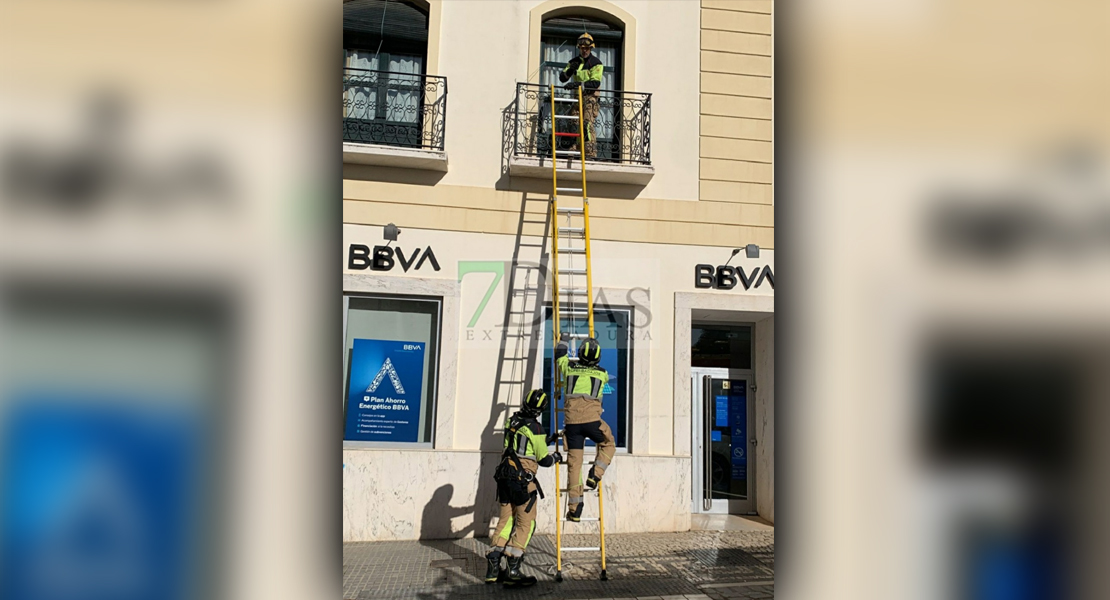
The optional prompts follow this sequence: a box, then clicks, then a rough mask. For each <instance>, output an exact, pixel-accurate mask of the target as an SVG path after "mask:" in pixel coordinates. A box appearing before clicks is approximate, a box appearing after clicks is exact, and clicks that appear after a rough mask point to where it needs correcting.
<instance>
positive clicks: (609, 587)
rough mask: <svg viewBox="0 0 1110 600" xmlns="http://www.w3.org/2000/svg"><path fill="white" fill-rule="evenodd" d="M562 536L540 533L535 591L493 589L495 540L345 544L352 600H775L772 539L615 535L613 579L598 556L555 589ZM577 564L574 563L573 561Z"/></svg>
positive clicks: (580, 559) (579, 559)
mask: <svg viewBox="0 0 1110 600" xmlns="http://www.w3.org/2000/svg"><path fill="white" fill-rule="evenodd" d="M563 539H564V542H563V543H564V544H565V545H567V546H582V545H596V544H597V537H596V536H591V535H588V534H579V535H565V536H563ZM554 541H555V540H554V536H547V535H537V536H536V537H534V538H533V539H532V542H531V544H530V545H529V548H528V553H527V555H526V563H525V572H526V573H528V574H531V575H535V576H536V577H537V578H539V580H540V581H539V583H537V584H536V585H535V586H533V587H531V588H528V589H523V590H511V589H505V588H502V586H500V585H496V584H494V585H486V584H484V583H483V582H482V577H483V576H484V575H485V570H486V560H485V558H484V555H485V553H486V551H487V548H488V546H487V544H486V540H478V539H474V538H465V539H459V540H423V541H408V542H358V543H347V544H344V545H343V598H344V600H370V599H376V598H388V599H402V598H411V599H417V600H447V599H460V600H465V599H469V598H544V599H551V600H555V599H566V600H571V599H581V600H587V599H600V598H605V599H616V598H638V599H641V600H645V599H651V600H656V599H659V598H663V599H671V600H694V599H698V600H709V599H713V600H725V599H729V600H733V599H745V600H747V599H764V598H773V597H774V584H773V581H774V561H775V538H774V532H773V531H690V532H685V533H645V534H611V535H608V536H606V549H607V558H608V561H607V565H606V566H607V572H608V574H609V581H599V579H598V576H599V575H600V564H599V562H598V557H597V554H596V553H589V554H587V553H574V554H569V555H568V554H564V555H563V557H564V560H563V581H562V582H561V583H556V582H555V581H554V573H555V553H554V551H555V546H554ZM568 559H569V560H568Z"/></svg>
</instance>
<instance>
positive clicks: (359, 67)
mask: <svg viewBox="0 0 1110 600" xmlns="http://www.w3.org/2000/svg"><path fill="white" fill-rule="evenodd" d="M343 55H344V56H343V58H344V67H345V70H344V90H343V106H344V111H343V117H344V134H343V135H344V140H346V141H355V142H368V143H378V144H389V145H397V146H409V147H422V146H423V145H425V144H424V142H426V141H427V140H426V139H425V138H426V137H427V136H426V134H427V132H426V131H424V129H426V128H424V127H423V126H422V119H423V118H424V117H425V116H426V115H425V114H424V113H425V112H426V107H425V102H426V101H427V98H425V96H426V95H427V94H428V92H429V91H430V90H429V89H428V88H427V85H426V79H427V78H426V77H424V75H425V68H426V64H427V56H428V12H427V11H426V10H424V9H423V8H421V7H420V6H418V5H417V4H415V3H413V2H407V1H405V0H349V1H347V2H344V3H343ZM432 85H433V86H434V85H435V84H434V83H433V84H432Z"/></svg>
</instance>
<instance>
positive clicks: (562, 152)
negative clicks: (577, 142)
mask: <svg viewBox="0 0 1110 600" xmlns="http://www.w3.org/2000/svg"><path fill="white" fill-rule="evenodd" d="M560 154H562V155H564V156H565V155H568V154H569V155H571V156H578V155H580V154H582V153H581V152H579V151H577V150H556V151H555V155H556V156H558V155H560Z"/></svg>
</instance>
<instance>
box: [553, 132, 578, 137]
mask: <svg viewBox="0 0 1110 600" xmlns="http://www.w3.org/2000/svg"><path fill="white" fill-rule="evenodd" d="M555 135H556V136H558V137H578V134H577V133H569V132H567V133H564V132H561V131H556V132H555Z"/></svg>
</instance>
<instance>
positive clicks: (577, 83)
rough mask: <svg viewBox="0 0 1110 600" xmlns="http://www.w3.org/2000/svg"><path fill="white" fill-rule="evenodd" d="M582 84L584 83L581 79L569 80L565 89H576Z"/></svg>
mask: <svg viewBox="0 0 1110 600" xmlns="http://www.w3.org/2000/svg"><path fill="white" fill-rule="evenodd" d="M581 85H582V82H581V81H570V82H567V84H566V85H564V86H563V89H564V90H574V89H578V87H579V86H581Z"/></svg>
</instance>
